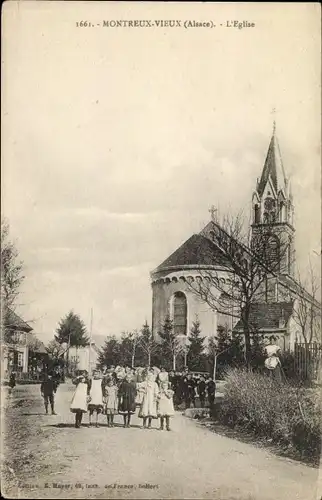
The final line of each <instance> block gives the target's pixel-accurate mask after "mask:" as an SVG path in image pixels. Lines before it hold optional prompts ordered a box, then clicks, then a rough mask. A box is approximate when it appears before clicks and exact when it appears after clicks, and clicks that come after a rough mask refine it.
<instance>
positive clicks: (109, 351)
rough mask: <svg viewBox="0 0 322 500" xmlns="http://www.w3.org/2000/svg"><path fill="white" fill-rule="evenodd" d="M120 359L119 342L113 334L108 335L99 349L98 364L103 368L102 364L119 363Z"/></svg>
mask: <svg viewBox="0 0 322 500" xmlns="http://www.w3.org/2000/svg"><path fill="white" fill-rule="evenodd" d="M121 359H122V355H121V350H120V342H119V341H118V340H117V338H116V337H115V335H109V336H108V337H107V339H106V340H105V343H104V346H103V347H102V348H101V349H100V351H99V355H98V366H99V367H100V368H103V367H104V366H111V365H119V364H120V363H121Z"/></svg>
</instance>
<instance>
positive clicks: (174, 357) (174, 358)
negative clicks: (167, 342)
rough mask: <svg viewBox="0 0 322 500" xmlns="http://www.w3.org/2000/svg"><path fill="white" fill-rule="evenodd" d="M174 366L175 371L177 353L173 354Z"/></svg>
mask: <svg viewBox="0 0 322 500" xmlns="http://www.w3.org/2000/svg"><path fill="white" fill-rule="evenodd" d="M172 367H173V371H175V370H176V355H175V354H174V355H173V365H172Z"/></svg>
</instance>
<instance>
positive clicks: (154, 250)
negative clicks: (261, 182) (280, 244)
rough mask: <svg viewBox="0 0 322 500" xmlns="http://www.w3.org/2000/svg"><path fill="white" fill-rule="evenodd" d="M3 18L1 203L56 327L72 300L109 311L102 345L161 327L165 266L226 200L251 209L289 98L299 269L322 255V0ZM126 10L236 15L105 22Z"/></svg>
mask: <svg viewBox="0 0 322 500" xmlns="http://www.w3.org/2000/svg"><path fill="white" fill-rule="evenodd" d="M2 14H3V28H2V29H3V49H2V66H3V69H4V72H3V75H4V76H3V80H2V120H3V121H2V207H1V208H2V215H3V216H5V217H6V218H7V219H8V221H9V223H10V230H11V237H12V239H14V241H15V243H16V246H17V248H18V250H19V254H20V257H21V259H22V260H23V262H24V274H25V276H26V278H25V281H24V284H23V286H22V289H21V295H20V298H19V301H20V302H19V304H20V305H19V312H20V313H21V315H22V316H23V318H24V319H25V320H26V321H30V324H31V326H33V328H34V331H35V333H36V335H37V336H38V338H40V339H41V340H43V341H44V342H45V343H47V342H48V341H49V340H51V339H52V337H53V334H54V332H55V329H56V328H57V325H58V322H59V320H60V319H61V318H62V316H64V315H66V314H67V313H68V312H69V310H71V309H72V310H74V312H76V313H77V314H79V315H80V317H81V318H82V319H83V320H84V322H85V323H86V325H87V326H88V327H89V323H90V310H91V308H93V338H94V339H95V340H96V341H97V343H98V344H101V343H102V342H103V341H104V339H105V337H106V336H107V335H111V334H115V335H120V333H121V332H122V331H128V330H132V329H135V328H140V326H141V325H142V324H143V323H144V321H145V320H147V321H148V322H149V323H150V322H151V310H152V307H151V306H152V293H151V285H150V272H151V271H152V270H153V269H154V268H155V267H157V266H158V265H159V264H160V263H161V262H162V261H163V260H164V259H165V258H166V257H168V255H169V254H170V253H172V252H173V251H174V250H175V249H176V248H177V247H178V246H180V245H181V244H182V243H183V242H184V241H185V240H186V239H188V238H189V237H190V236H191V234H193V233H195V232H199V231H200V230H201V229H202V227H203V226H204V225H205V224H206V223H207V222H208V221H209V219H210V214H209V211H208V210H209V208H210V206H211V205H212V204H214V205H216V206H218V207H219V209H220V212H221V213H225V212H226V211H228V210H230V211H235V210H239V209H243V210H244V211H245V213H247V211H248V212H249V210H250V201H251V196H252V191H253V190H254V187H255V183H256V178H257V177H259V176H260V174H261V169H262V167H263V164H264V161H265V155H266V153H267V148H268V145H269V141H270V137H271V134H272V127H273V113H272V109H273V108H275V109H276V113H275V119H276V130H277V137H278V139H279V144H280V148H281V153H282V157H283V161H284V167H285V170H286V173H287V175H289V176H290V177H291V182H292V187H293V193H294V203H295V220H296V251H297V258H298V264H299V267H300V268H301V269H305V266H306V264H307V262H308V257H309V256H310V258H311V260H312V262H313V264H314V265H318V264H319V257H317V254H316V252H317V253H319V252H320V248H321V243H320V225H321V217H320V215H321V201H320V194H321V182H320V164H321V148H320V142H321V128H320V116H321V101H320V91H321V88H320V83H321V82H320V75H321V66H320V16H319V10H318V4H309V3H307V4H305V3H302V4H294V3H293V4H269V5H265V4H259V3H258V4H226V5H225V4H221V5H220V4H202V3H199V4H184V5H180V4H176V3H170V4H162V3H161V4H157V3H155V4H150V3H141V4H140V3H138V4H135V3H134V4H126V3H124V4H116V3H108V2H105V3H103V2H101V3H98V2H77V3H74V2H18V3H17V2H15V1H12V2H7V3H6V4H4V8H3V11H2ZM86 19H87V20H88V21H91V22H92V23H94V24H95V27H93V28H89V27H87V28H77V27H76V22H79V21H81V20H86ZM113 19H127V20H130V19H150V20H155V19H163V20H165V19H177V20H181V21H182V23H183V22H184V20H185V19H194V20H213V22H216V23H219V26H217V27H216V28H214V29H207V28H195V29H192V28H191V29H184V28H163V29H162V28H151V29H148V28H138V29H134V28H133V29H131V28H114V29H112V28H106V27H104V28H103V26H102V23H103V20H113ZM227 19H228V20H235V19H239V20H241V21H242V20H248V21H249V22H254V23H255V27H254V28H244V29H241V30H240V29H237V28H228V27H226V26H225V24H226V21H227ZM97 24H100V26H97ZM220 24H223V26H222V27H220Z"/></svg>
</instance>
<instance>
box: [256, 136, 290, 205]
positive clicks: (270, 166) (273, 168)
mask: <svg viewBox="0 0 322 500" xmlns="http://www.w3.org/2000/svg"><path fill="white" fill-rule="evenodd" d="M269 177H270V178H271V179H272V183H273V185H274V189H275V191H276V193H277V192H278V191H279V190H280V189H284V188H285V185H286V176H285V171H284V167H283V162H282V157H281V152H280V148H279V145H278V141H277V137H276V135H275V131H274V132H273V135H272V138H271V142H270V144H269V147H268V151H267V156H266V160H265V164H264V168H263V172H262V176H261V178H260V181H259V183H258V186H257V192H258V194H259V195H260V196H262V194H263V192H264V189H265V186H266V184H267V181H268V179H269Z"/></svg>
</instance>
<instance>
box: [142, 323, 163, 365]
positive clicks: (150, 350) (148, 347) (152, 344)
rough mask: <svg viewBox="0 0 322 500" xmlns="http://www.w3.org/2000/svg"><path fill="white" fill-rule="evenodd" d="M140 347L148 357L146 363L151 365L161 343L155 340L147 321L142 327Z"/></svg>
mask: <svg viewBox="0 0 322 500" xmlns="http://www.w3.org/2000/svg"><path fill="white" fill-rule="evenodd" d="M139 347H140V349H141V350H142V352H143V355H144V357H145V358H146V364H147V365H148V366H151V363H152V361H154V359H153V358H155V356H156V355H157V354H158V351H159V344H158V343H157V342H156V341H155V340H154V338H153V335H152V332H151V330H150V327H149V325H148V323H147V321H146V322H145V323H144V325H143V326H142V329H141V335H140V340H139Z"/></svg>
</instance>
